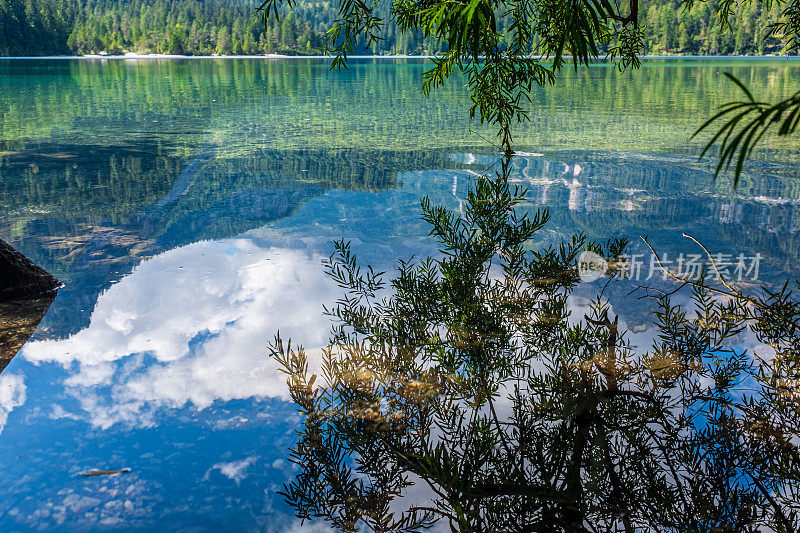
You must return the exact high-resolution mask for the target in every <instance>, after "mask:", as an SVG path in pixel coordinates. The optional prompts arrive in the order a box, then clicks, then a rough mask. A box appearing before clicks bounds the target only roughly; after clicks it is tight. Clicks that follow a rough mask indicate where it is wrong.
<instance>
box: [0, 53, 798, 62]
mask: <svg viewBox="0 0 800 533" xmlns="http://www.w3.org/2000/svg"><path fill="white" fill-rule="evenodd" d="M433 57H435V56H432V55H352V56H349V59H431V58H433ZM330 58H331V57H330V56H326V55H307V56H305V55H303V56H300V55H283V54H264V55H222V56H217V55H211V56H190V55H173V54H133V53H128V54H123V55H104V54H87V55H82V56H0V61H2V60H22V59H47V60H59V59H60V60H73V59H79V60H107V59H112V60H126V59H127V60H140V59H151V60H152V59H270V60H276V59H293V60H294V59H330ZM641 59H643V60H665V59H666V60H670V59H674V60H695V61H700V60H703V59H750V60H760V61H763V60H778V59H780V60H784V61H796V60H799V59H800V55H795V56H790V55H645V56H642V57H641ZM596 62H597V63H606V62H607V60H605V59H598V60H597V61H596Z"/></svg>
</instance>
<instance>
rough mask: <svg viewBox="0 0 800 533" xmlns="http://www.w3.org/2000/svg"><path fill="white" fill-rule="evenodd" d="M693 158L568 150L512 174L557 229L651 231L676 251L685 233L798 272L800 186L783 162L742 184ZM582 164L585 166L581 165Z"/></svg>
mask: <svg viewBox="0 0 800 533" xmlns="http://www.w3.org/2000/svg"><path fill="white" fill-rule="evenodd" d="M698 167H700V166H699V165H698V164H697V163H696V161H694V160H693V159H687V158H679V157H670V156H663V157H658V156H642V157H636V158H633V157H631V156H628V155H625V154H603V157H598V156H597V154H586V153H581V152H574V153H573V152H566V153H559V154H555V157H553V158H551V157H547V158H518V159H515V165H514V169H513V171H512V173H511V175H510V178H511V179H512V181H514V182H515V183H518V184H520V185H524V186H525V187H527V188H528V198H529V199H530V201H531V203H532V204H533V206H534V208H536V207H540V206H547V207H550V208H551V226H550V227H551V228H553V229H557V230H560V231H561V232H562V233H572V232H584V233H586V234H587V235H589V236H590V237H593V238H600V237H602V236H607V235H609V234H614V235H624V236H626V237H629V238H632V239H638V236H639V235H647V234H651V235H652V236H653V237H654V239H655V242H657V243H658V245H659V248H660V249H662V250H664V251H667V252H668V253H669V254H670V255H671V256H672V255H673V254H677V253H680V252H687V250H686V248H685V247H686V245H687V241H686V240H685V239H684V238H683V237H682V236H681V234H682V232H684V231H690V232H692V233H693V234H695V235H697V236H699V237H701V238H702V240H703V241H704V242H705V243H706V244H708V245H709V246H711V248H712V249H714V251H724V252H726V253H740V252H746V253H748V254H751V255H755V254H756V253H758V254H761V255H762V256H763V257H764V260H765V262H766V263H769V264H771V265H772V266H773V267H776V268H778V269H781V270H783V271H784V272H788V273H791V274H796V273H797V272H799V271H800V270H798V267H797V265H798V263H800V255H798V253H799V252H800V238H798V229H800V222H798V220H800V219H798V216H797V215H796V214H795V212H796V210H797V204H798V199H800V191H798V189H797V183H796V180H795V179H793V178H787V177H786V176H782V175H781V174H780V172H781V171H783V170H784V169H783V168H782V167H775V168H770V167H763V166H762V167H759V168H756V169H755V170H754V171H751V172H750V173H749V174H747V175H746V176H744V177H743V179H742V181H741V182H740V183H739V185H738V187H737V188H736V189H733V187H732V184H731V182H730V181H729V180H725V179H722V178H720V179H718V180H713V179H712V174H711V173H710V172H708V170H707V169H705V168H703V167H701V168H698ZM576 169H577V170H576Z"/></svg>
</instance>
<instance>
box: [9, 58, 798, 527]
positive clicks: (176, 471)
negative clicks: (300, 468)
mask: <svg viewBox="0 0 800 533" xmlns="http://www.w3.org/2000/svg"><path fill="white" fill-rule="evenodd" d="M423 68H424V66H423V64H422V63H421V62H419V61H411V60H401V61H374V60H361V61H356V62H355V63H354V64H353V65H352V67H351V68H350V70H349V71H346V72H340V73H330V72H329V71H328V68H327V63H325V62H324V61H320V60H280V61H267V60H243V59H242V60H137V61H131V60H108V61H99V60H98V61H87V60H47V61H44V60H13V61H12V60H7V61H0V125H1V128H0V237H2V238H3V239H6V240H8V241H9V242H11V243H12V244H14V245H15V246H17V247H18V248H19V249H20V250H22V251H23V252H24V253H26V254H27V255H29V256H30V257H32V258H33V259H34V260H36V261H37V262H38V263H40V264H41V265H42V266H44V267H45V268H47V269H48V270H49V271H51V272H52V273H54V274H55V275H56V276H58V277H59V278H60V279H62V280H63V281H64V282H65V287H64V288H63V289H62V290H61V292H60V293H59V295H58V297H57V299H56V301H55V302H54V304H53V306H52V307H51V308H50V310H49V312H48V314H47V316H45V318H44V320H43V321H42V323H41V325H40V327H39V329H38V330H37V332H36V333H35V334H34V337H33V338H32V340H31V341H30V342H29V343H28V344H27V345H26V346H25V347H23V349H22V350H21V351H20V353H19V354H18V355H17V356H16V357H15V358H14V360H13V361H12V362H11V364H10V365H9V366H8V367H7V368H6V370H5V371H4V372H3V373H2V375H0V427H2V432H1V433H0V465H2V467H0V486H2V487H4V491H3V495H4V497H3V498H2V499H0V528H1V529H2V530H3V531H14V530H33V529H38V528H44V529H58V530H86V529H90V528H117V527H120V526H125V527H129V528H139V529H143V530H155V531H204V530H212V529H216V530H220V529H221V530H267V531H283V530H287V529H290V528H291V527H293V526H294V525H296V523H295V522H294V520H293V519H292V518H291V513H290V510H289V509H288V508H287V507H286V506H285V504H284V503H283V502H282V499H281V497H280V496H278V495H277V494H276V491H277V490H279V488H280V486H281V485H282V483H284V482H285V481H287V480H288V479H290V477H291V476H292V468H291V465H290V464H289V463H288V462H287V461H286V460H285V453H286V449H287V448H288V447H289V445H290V444H291V442H292V439H293V432H294V427H295V426H296V424H297V422H298V417H297V415H296V414H295V412H294V409H293V408H292V406H291V405H290V404H289V403H287V402H286V400H287V394H286V391H285V386H284V384H283V380H282V378H281V376H280V375H279V374H278V373H277V372H276V367H275V365H274V364H273V363H272V362H271V361H269V360H268V358H267V357H266V345H267V342H268V341H269V339H271V338H272V336H273V335H274V333H275V332H276V331H278V330H280V331H281V333H282V334H283V335H285V336H293V337H294V338H295V339H296V340H298V341H300V342H302V343H303V344H304V345H305V346H306V347H308V348H310V349H312V350H313V349H316V348H319V347H320V346H321V345H323V343H324V342H325V339H326V336H327V328H328V324H327V321H326V319H325V318H324V317H323V316H322V314H321V305H322V303H323V302H325V301H331V300H333V299H334V298H336V297H337V296H338V291H337V289H336V288H335V287H333V286H332V284H331V283H330V282H328V281H327V280H326V279H325V277H324V275H323V273H322V269H321V267H320V260H321V258H322V257H323V256H325V255H327V254H328V253H330V251H331V248H332V247H331V241H332V240H333V239H338V238H341V237H344V238H347V239H351V240H353V242H354V245H355V247H356V249H357V251H359V253H360V254H361V255H362V257H363V258H364V260H365V261H368V262H369V263H371V264H373V265H375V266H377V267H378V268H381V269H385V268H390V267H391V266H392V264H393V263H394V262H395V261H396V260H397V259H401V258H408V257H410V256H412V255H415V256H417V257H419V256H421V255H425V254H429V253H432V252H433V248H432V245H431V243H430V242H429V241H428V240H427V239H426V235H427V230H426V228H425V227H424V225H423V224H422V223H421V222H420V221H419V209H418V205H419V198H420V196H421V195H424V194H428V195H430V196H431V197H432V199H433V200H434V201H436V202H438V203H442V204H444V205H447V206H448V207H450V208H452V209H459V208H460V205H461V203H462V201H463V198H464V195H465V191H466V187H467V185H468V183H469V180H470V178H471V177H472V176H474V174H475V173H477V172H481V171H482V170H483V169H485V168H486V167H487V166H489V165H491V164H492V163H493V162H494V161H495V160H496V155H494V150H493V148H492V147H491V141H492V140H493V137H492V133H491V131H490V130H488V129H486V128H481V127H480V126H475V129H476V130H477V131H476V132H474V133H470V131H469V124H468V122H467V121H466V120H465V119H464V118H463V117H465V111H466V108H467V106H468V101H467V98H466V95H465V93H464V92H463V88H462V87H461V86H460V84H459V83H458V82H457V81H454V82H453V83H451V84H448V85H447V86H446V87H444V88H443V90H442V91H441V92H440V93H438V94H437V95H436V96H435V97H433V98H425V97H423V96H421V95H420V94H419V91H418V83H419V75H420V74H421V72H422V70H423ZM723 71H732V72H734V73H735V74H736V75H737V76H738V77H740V78H741V79H744V80H746V81H748V82H749V83H751V85H753V86H754V89H755V90H757V91H760V92H761V93H762V94H765V95H766V96H770V97H778V96H780V95H785V94H788V93H789V92H793V91H794V90H795V89H796V87H798V82H800V63H796V62H787V61H785V60H784V61H765V60H759V61H709V60H704V61H653V62H649V63H647V64H645V66H644V67H643V68H642V70H640V71H638V72H635V73H631V74H626V75H624V76H622V77H620V76H618V75H617V74H615V72H614V71H613V69H611V68H609V67H608V66H603V65H599V66H597V67H595V68H592V69H589V70H587V71H579V72H577V73H576V72H570V73H567V75H566V79H564V80H563V81H561V82H560V84H559V86H558V87H556V88H551V89H546V90H541V91H540V92H539V93H537V95H536V96H535V98H534V102H533V106H532V113H531V116H532V121H531V122H530V123H529V124H526V125H522V126H521V127H520V128H519V130H518V134H517V140H518V143H519V146H520V147H521V148H522V149H524V150H525V151H526V152H527V155H523V156H520V157H518V158H517V160H516V162H515V171H514V175H513V178H514V180H515V182H516V183H518V184H520V185H523V186H526V187H528V189H529V193H528V196H529V199H530V202H529V204H528V205H527V206H526V207H525V208H526V209H532V208H536V207H540V206H546V207H549V208H550V211H551V215H552V220H551V223H550V225H549V226H548V228H547V230H546V231H545V232H544V233H543V234H542V235H541V238H540V241H539V242H551V241H557V240H559V239H561V238H563V237H564V236H565V235H568V234H571V233H573V232H576V231H583V232H586V233H587V234H589V235H590V236H591V237H593V238H596V239H603V240H604V239H606V238H608V237H611V236H627V237H629V238H631V239H632V240H634V241H635V240H636V239H638V237H639V236H640V235H648V236H649V237H650V239H651V241H652V242H654V244H656V246H657V247H659V249H660V250H662V251H663V252H664V253H668V254H678V253H696V251H697V250H696V249H695V248H693V247H692V243H691V242H687V241H686V239H684V238H682V237H681V233H682V232H687V233H690V234H692V235H694V236H695V237H697V238H698V239H700V240H701V241H702V242H704V243H705V244H706V245H707V246H708V247H709V248H710V249H711V250H713V251H714V252H720V253H727V254H732V255H735V254H739V253H744V254H747V255H748V256H751V255H755V254H761V255H762V256H763V261H762V263H761V271H760V281H762V282H764V283H768V284H774V283H778V282H780V281H781V280H783V279H785V278H787V277H798V274H800V268H798V262H797V258H798V254H800V238H799V237H798V231H797V230H798V228H799V227H800V222H799V221H798V220H800V219H798V216H800V212H798V204H799V203H800V189H799V188H798V186H797V183H798V182H797V176H796V162H797V156H798V154H799V153H800V150H798V148H800V146H798V145H797V144H796V142H794V144H793V141H788V142H785V143H783V144H772V145H766V146H765V147H764V148H763V149H762V150H760V151H759V152H758V153H757V154H756V157H755V160H754V161H753V162H752V163H751V164H750V165H749V166H748V171H747V174H746V175H745V176H744V177H743V179H742V181H741V183H740V185H739V187H738V188H737V189H735V190H734V189H733V187H732V185H731V181H730V179H729V178H725V177H723V178H720V179H718V180H716V181H715V180H714V179H713V178H712V175H711V174H710V173H709V165H708V163H707V162H698V161H697V158H696V154H697V152H698V146H699V144H698V141H691V140H690V139H689V137H690V135H691V133H692V132H693V131H694V129H695V128H696V126H697V125H698V124H699V123H701V122H702V119H703V117H705V116H708V114H709V113H711V112H712V111H713V110H714V109H715V108H716V107H717V106H718V105H719V104H720V103H723V102H725V101H727V100H729V99H731V98H733V97H734V96H735V92H734V91H733V89H732V87H731V86H730V84H729V83H727V82H725V81H724V80H723V79H722V76H721V75H720V73H721V72H723ZM641 248H642V247H641V246H640V245H638V244H637V245H635V250H639V251H642V250H641ZM628 289H629V287H618V288H616V289H612V290H610V291H609V294H610V297H611V298H612V301H614V302H615V307H616V309H617V310H618V312H620V313H621V314H622V315H623V318H624V319H625V320H627V321H628V323H629V324H631V325H635V324H639V323H641V322H643V321H644V317H645V316H646V315H645V313H646V309H643V308H640V307H641V306H640V305H639V304H632V303H631V302H630V299H626V298H625V294H626V293H627V290H628ZM645 325H646V324H645ZM646 337H647V333H646V331H645V332H644V333H643V334H642V338H643V339H646ZM123 467H124V468H130V469H131V471H130V472H129V473H127V474H120V475H117V476H100V477H92V478H85V477H81V476H80V475H79V474H80V473H81V472H85V471H88V470H91V469H117V468H123Z"/></svg>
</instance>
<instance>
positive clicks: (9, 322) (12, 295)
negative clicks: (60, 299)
mask: <svg viewBox="0 0 800 533" xmlns="http://www.w3.org/2000/svg"><path fill="white" fill-rule="evenodd" d="M60 286H61V283H60V282H59V281H58V280H57V279H56V278H54V277H53V276H51V275H50V274H49V273H48V272H47V271H46V270H44V269H43V268H41V267H40V266H38V265H36V264H35V263H34V262H33V261H31V260H30V259H28V258H27V257H25V256H24V255H22V254H21V253H20V252H18V251H17V250H15V249H14V248H13V247H12V246H11V245H10V244H8V243H7V242H5V241H4V240H2V239H0V372H2V371H3V370H4V369H5V368H6V366H8V363H10V362H11V359H13V358H14V356H15V355H17V352H18V351H19V349H20V348H22V345H23V344H25V342H26V341H27V340H28V338H29V337H30V336H31V335H32V334H33V332H34V331H36V327H37V326H38V325H39V322H41V320H42V318H43V317H44V315H45V313H47V310H48V309H49V308H50V304H52V303H53V300H54V299H55V297H56V291H57V290H58V288H59V287H60Z"/></svg>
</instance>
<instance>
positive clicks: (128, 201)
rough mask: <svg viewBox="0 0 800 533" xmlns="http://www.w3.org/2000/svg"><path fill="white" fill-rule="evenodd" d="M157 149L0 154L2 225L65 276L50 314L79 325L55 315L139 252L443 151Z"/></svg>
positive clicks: (84, 305)
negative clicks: (186, 152)
mask: <svg viewBox="0 0 800 533" xmlns="http://www.w3.org/2000/svg"><path fill="white" fill-rule="evenodd" d="M159 148H160V147H159V146H157V145H154V144H148V143H140V144H137V145H130V146H125V147H114V148H113V149H112V148H108V147H103V146H83V145H72V146H69V145H63V144H60V145H57V146H53V145H46V144H39V145H36V146H35V147H31V148H30V149H28V150H23V151H17V152H13V153H7V154H6V155H5V156H4V157H3V158H2V160H0V203H3V204H4V205H6V206H8V207H7V211H6V214H5V216H4V217H3V220H2V226H0V231H2V234H3V236H4V237H6V238H8V239H9V241H10V242H11V243H12V244H14V245H15V246H16V247H18V248H19V249H20V250H21V251H23V252H24V253H25V254H26V255H28V256H29V257H31V258H32V259H33V260H34V261H36V262H37V263H38V264H40V265H42V266H43V267H44V268H46V269H47V270H49V271H50V272H52V273H53V274H54V275H56V276H57V277H59V278H60V279H62V280H63V281H64V282H65V284H66V287H65V288H64V289H63V290H62V295H61V297H60V298H59V302H58V303H59V305H58V306H56V307H54V308H53V310H52V312H51V313H50V315H48V319H47V321H48V322H53V323H54V324H62V327H63V324H70V328H75V327H79V326H80V325H81V324H76V323H75V320H74V317H72V320H60V321H59V320H58V316H57V315H59V313H60V312H69V313H74V314H79V315H80V316H82V317H84V318H83V319H82V320H83V321H85V320H88V312H90V311H91V309H92V308H93V307H94V302H95V301H96V299H97V294H98V293H99V292H100V291H101V290H103V289H104V288H105V287H107V286H108V285H109V284H110V283H112V282H114V281H115V280H118V279H120V278H121V277H122V276H124V275H125V274H127V273H128V272H130V270H131V269H132V268H133V267H134V266H135V265H136V264H137V263H138V262H139V261H140V260H141V259H142V258H144V257H148V256H152V255H154V254H157V253H160V252H162V251H165V250H168V249H171V248H175V247H178V246H181V245H184V244H188V243H192V242H196V241H199V240H204V239H221V238H225V237H230V236H232V235H237V234H240V233H243V232H245V231H248V230H250V229H253V228H256V227H259V226H263V225H264V224H267V223H269V222H270V221H274V220H277V219H280V218H283V217H286V216H288V215H290V214H292V213H293V212H294V211H295V210H296V209H297V207H298V206H299V205H301V204H302V203H303V202H304V201H305V200H307V199H309V198H311V197H314V196H317V195H319V194H321V193H322V192H324V191H326V190H331V189H350V190H371V191H377V190H382V189H386V188H388V187H392V186H393V185H394V184H395V176H396V174H397V172H398V171H404V170H417V169H430V168H441V167H442V165H444V164H445V162H446V154H444V153H430V152H393V151H383V152H365V151H355V150H305V151H287V152H276V151H269V150H262V151H258V152H256V153H253V154H252V155H251V156H249V157H215V156H216V153H215V150H214V148H213V147H208V146H207V147H205V148H201V149H199V150H198V152H197V155H196V156H195V157H193V158H183V157H177V156H171V155H164V153H163V151H161V150H159ZM159 152H162V153H159ZM449 164H450V165H451V166H452V163H449Z"/></svg>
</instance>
